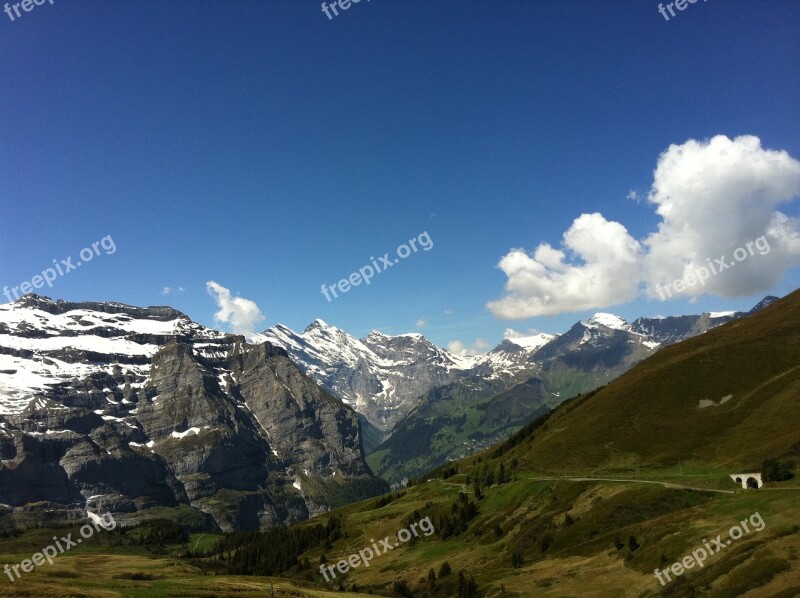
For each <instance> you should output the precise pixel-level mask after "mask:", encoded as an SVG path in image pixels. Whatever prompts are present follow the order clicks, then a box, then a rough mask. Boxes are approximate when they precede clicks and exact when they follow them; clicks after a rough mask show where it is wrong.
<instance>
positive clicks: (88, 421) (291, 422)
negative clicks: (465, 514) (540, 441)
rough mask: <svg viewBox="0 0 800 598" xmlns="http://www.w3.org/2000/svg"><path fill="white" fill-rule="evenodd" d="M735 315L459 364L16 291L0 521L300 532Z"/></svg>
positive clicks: (509, 348) (324, 336) (414, 339)
mask: <svg viewBox="0 0 800 598" xmlns="http://www.w3.org/2000/svg"><path fill="white" fill-rule="evenodd" d="M772 300H773V298H767V299H765V301H763V302H762V303H761V304H759V306H757V308H761V307H764V306H765V305H768V304H769V303H770V302H771V301H772ZM744 315H746V314H743V313H733V312H727V313H717V314H703V315H699V316H680V317H674V318H650V319H644V318H643V319H639V320H636V321H635V322H633V323H631V324H629V323H627V322H625V321H624V320H622V319H621V318H618V317H616V316H613V315H610V314H596V315H595V316H593V317H592V318H589V319H588V320H584V321H581V322H578V323H576V324H575V325H574V326H573V327H572V328H570V330H568V331H567V332H566V333H564V334H562V335H560V336H556V335H533V336H530V337H524V338H516V339H507V340H505V341H503V342H502V343H501V344H500V345H498V347H496V348H495V349H493V350H492V351H490V352H488V353H487V354H485V355H479V356H459V355H454V354H453V353H451V352H448V351H446V350H445V349H442V348H440V347H437V346H436V345H434V344H433V343H431V342H430V341H428V340H427V339H426V338H425V337H424V336H422V335H421V334H403V335H397V336H389V335H386V334H383V333H381V332H379V331H373V332H372V333H370V334H369V335H368V336H367V337H365V338H363V339H356V338H354V337H352V336H350V335H349V334H347V333H346V332H344V331H343V330H340V329H338V328H335V327H333V326H330V325H328V324H326V323H325V322H323V321H322V320H315V321H314V322H313V323H312V324H311V325H310V326H308V327H307V328H306V329H305V330H304V331H303V332H302V333H300V334H298V333H295V332H293V331H292V330H290V329H289V328H287V327H285V326H282V325H277V326H275V327H272V328H270V329H269V330H266V331H265V332H263V333H262V334H259V335H256V336H255V337H253V338H251V339H249V342H246V340H245V339H244V337H242V336H238V335H232V334H225V333H222V332H219V331H216V330H212V329H209V328H206V327H204V326H201V325H200V324H197V323H195V322H192V321H191V319H190V318H188V317H187V316H186V315H184V314H182V313H181V312H179V311H177V310H174V309H172V308H170V307H148V308H141V307H133V306H128V305H124V304H120V303H114V302H106V303H95V302H85V303H71V302H66V301H61V300H59V301H53V300H51V299H49V298H46V297H40V296H36V295H27V296H25V297H23V298H22V299H20V300H19V301H17V302H15V303H13V304H7V305H2V306H0V504H2V505H4V506H2V507H0V509H5V512H7V513H9V514H11V515H12V516H13V517H23V518H24V517H32V516H33V515H31V509H30V508H29V507H27V506H26V505H31V504H35V505H37V506H36V508H35V509H34V510H35V511H36V514H37V515H36V516H42V515H43V514H44V513H47V515H46V516H47V517H50V518H54V519H58V518H59V517H61V518H72V517H76V516H77V514H78V513H80V512H83V511H86V510H88V511H91V512H100V511H103V510H110V511H112V512H115V513H123V514H124V513H129V514H132V516H133V514H135V513H139V512H146V511H147V510H148V509H154V508H171V509H176V510H178V511H180V512H181V513H182V514H183V515H182V516H184V517H185V518H187V519H190V520H192V521H195V522H196V523H197V526H198V527H201V528H217V529H222V530H231V529H238V530H246V529H260V528H265V527H271V526H274V525H282V524H285V523H290V522H292V521H298V520H302V519H305V518H307V517H309V516H313V515H315V514H318V513H321V512H324V511H326V510H328V509H330V508H332V507H335V506H337V505H341V504H345V503H347V502H350V501H353V500H357V499H359V498H364V497H368V496H373V495H376V494H379V493H380V492H382V491H384V490H385V489H386V488H387V484H386V481H389V482H392V483H398V482H400V481H401V480H403V479H405V478H408V477H412V476H416V475H419V474H420V473H422V472H424V471H426V470H428V469H430V468H431V467H434V466H437V465H439V464H442V463H445V462H447V461H449V460H451V459H454V458H458V457H462V456H465V455H468V454H470V453H471V452H473V451H475V450H478V449H480V448H483V447H486V446H488V445H490V444H492V443H493V442H496V441H497V440H498V439H501V438H503V437H505V436H507V435H508V434H509V433H510V432H512V431H514V430H516V429H517V428H519V427H521V426H522V425H523V424H525V423H526V422H527V421H528V420H529V419H530V418H531V417H535V416H536V415H539V414H542V413H546V412H547V411H549V410H550V409H551V408H553V407H555V406H556V405H558V404H559V403H561V402H562V401H563V400H564V399H566V398H568V397H570V396H573V395H576V394H579V393H583V392H587V391H589V390H592V389H594V388H597V387H598V386H601V385H603V384H605V383H607V382H608V381H609V380H611V379H613V378H616V377H617V376H619V375H620V374H622V373H623V372H625V371H627V370H628V369H630V368H631V367H632V366H633V365H635V364H636V363H639V362H640V361H642V360H643V359H645V358H647V357H648V356H649V355H651V354H652V353H653V352H655V351H657V350H658V349H660V348H661V347H663V346H666V345H669V344H673V343H675V342H677V341H679V340H682V339H686V338H689V337H691V336H695V335H698V334H701V333H703V332H705V331H707V330H710V329H711V328H714V327H716V326H718V325H720V324H723V323H726V322H730V321H732V320H736V319H738V318H741V317H742V316H744ZM368 463H369V465H368ZM373 472H374V474H378V476H380V477H381V478H383V479H379V477H376V476H375V475H374V474H373ZM384 480H386V481H384Z"/></svg>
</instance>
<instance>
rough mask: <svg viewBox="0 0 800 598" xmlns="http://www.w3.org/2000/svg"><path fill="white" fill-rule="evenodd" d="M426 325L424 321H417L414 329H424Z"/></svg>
mask: <svg viewBox="0 0 800 598" xmlns="http://www.w3.org/2000/svg"><path fill="white" fill-rule="evenodd" d="M427 325H428V322H427V321H426V320H422V319H420V320H417V323H416V327H417V328H425V326H427Z"/></svg>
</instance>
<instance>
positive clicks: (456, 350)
mask: <svg viewBox="0 0 800 598" xmlns="http://www.w3.org/2000/svg"><path fill="white" fill-rule="evenodd" d="M488 348H489V343H488V342H486V341H485V340H484V339H482V338H477V339H475V342H474V343H473V344H472V346H471V347H467V346H465V345H464V344H463V343H462V342H461V341H450V342H449V343H448V344H447V350H448V351H450V353H453V354H454V355H460V356H462V357H466V356H467V355H479V354H481V353H485V352H486V349H488Z"/></svg>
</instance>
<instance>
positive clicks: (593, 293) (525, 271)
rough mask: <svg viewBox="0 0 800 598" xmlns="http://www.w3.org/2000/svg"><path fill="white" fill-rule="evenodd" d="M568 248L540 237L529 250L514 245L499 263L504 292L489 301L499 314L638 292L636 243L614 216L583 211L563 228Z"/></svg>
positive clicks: (551, 309)
mask: <svg viewBox="0 0 800 598" xmlns="http://www.w3.org/2000/svg"><path fill="white" fill-rule="evenodd" d="M564 246H565V248H566V249H567V250H568V251H569V252H570V256H571V259H570V260H568V259H567V254H566V253H565V252H564V251H562V250H560V249H554V248H553V247H551V246H550V245H549V244H547V243H542V244H541V245H539V247H538V248H537V249H536V251H534V252H533V254H531V255H529V254H528V253H526V252H525V250H524V249H512V250H511V252H509V253H508V254H507V255H505V256H504V257H503V258H502V259H501V260H500V263H499V264H498V267H499V268H500V269H501V270H502V271H503V272H505V274H506V276H507V277H508V281H507V282H506V286H505V291H506V292H505V295H504V297H502V298H501V299H499V300H498V301H491V302H490V303H489V304H488V306H487V307H488V308H489V310H490V311H491V312H492V313H493V314H494V315H495V316H497V317H500V318H503V319H523V318H530V317H533V316H542V315H548V314H558V313H562V312H569V311H581V310H584V309H590V308H593V307H597V306H598V305H613V304H615V303H621V302H623V301H629V300H631V299H633V298H634V297H635V296H636V292H637V280H638V279H639V258H640V252H641V246H640V244H639V243H638V242H637V241H636V240H635V239H634V238H633V237H631V235H630V234H628V231H627V230H626V229H625V227H624V226H622V225H621V224H619V223H618V222H609V221H608V220H606V219H605V218H603V216H602V215H600V214H583V215H582V216H580V217H579V218H577V219H576V220H575V221H574V222H573V223H572V226H571V227H570V228H569V230H568V231H567V232H566V233H564Z"/></svg>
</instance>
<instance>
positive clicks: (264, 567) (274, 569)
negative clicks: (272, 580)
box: [218, 517, 344, 576]
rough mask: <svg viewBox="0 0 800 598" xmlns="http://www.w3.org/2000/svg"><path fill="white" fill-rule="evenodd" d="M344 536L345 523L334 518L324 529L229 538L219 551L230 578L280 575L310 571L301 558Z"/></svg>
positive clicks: (293, 529)
mask: <svg viewBox="0 0 800 598" xmlns="http://www.w3.org/2000/svg"><path fill="white" fill-rule="evenodd" d="M343 535H344V531H343V526H342V520H341V519H340V518H338V517H332V518H331V519H329V520H328V522H327V523H326V524H324V525H323V524H321V523H318V524H317V525H313V526H301V527H291V528H275V529H271V530H268V531H266V532H248V533H238V534H231V535H226V536H225V538H224V539H223V540H222V542H221V543H220V545H219V549H218V550H219V552H220V553H221V554H222V555H223V558H224V560H226V561H227V564H228V573H229V574H230V575H265V576H269V575H280V574H282V573H285V572H286V571H288V570H289V569H291V568H293V567H296V568H298V569H308V568H310V563H309V562H308V559H305V561H304V562H302V563H301V562H300V561H299V560H298V557H299V556H300V555H301V554H303V553H304V552H305V551H307V550H310V549H311V548H315V547H317V546H322V547H323V548H326V549H327V548H330V547H331V546H333V543H334V542H335V541H336V540H338V539H339V538H341V537H343Z"/></svg>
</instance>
